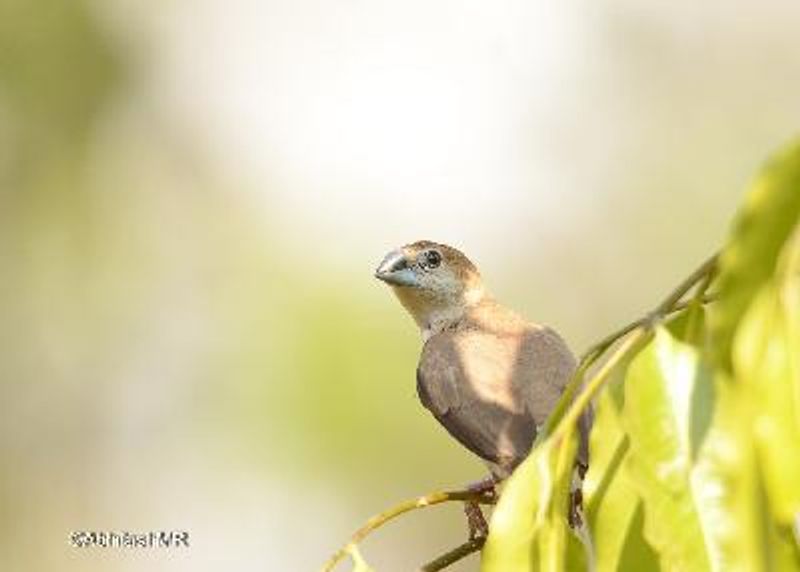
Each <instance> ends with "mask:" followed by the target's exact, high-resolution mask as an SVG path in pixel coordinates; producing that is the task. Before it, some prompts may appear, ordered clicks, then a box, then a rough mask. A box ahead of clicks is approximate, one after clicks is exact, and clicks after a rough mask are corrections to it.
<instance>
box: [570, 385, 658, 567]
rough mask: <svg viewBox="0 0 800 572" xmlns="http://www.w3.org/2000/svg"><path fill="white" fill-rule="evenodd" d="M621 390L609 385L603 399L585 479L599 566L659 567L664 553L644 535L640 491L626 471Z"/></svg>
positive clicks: (587, 512)
mask: <svg viewBox="0 0 800 572" xmlns="http://www.w3.org/2000/svg"><path fill="white" fill-rule="evenodd" d="M615 389H616V387H615V386H611V387H609V388H607V389H605V390H603V392H602V393H601V394H600V397H599V398H598V400H597V403H598V404H597V408H596V409H595V419H594V426H593V429H592V434H591V439H590V447H589V452H590V455H589V458H590V459H591V463H590V465H589V472H588V473H587V475H586V481H585V483H584V494H585V497H586V503H585V504H586V517H587V521H588V523H589V529H590V531H591V537H592V544H593V548H594V559H595V562H594V563H595V569H596V570H597V571H598V572H605V571H612V570H620V571H624V570H657V569H658V558H657V556H656V555H655V553H654V552H653V550H652V549H651V548H650V546H649V545H648V544H647V542H646V541H645V539H644V535H643V528H644V522H643V512H642V505H641V501H640V499H639V495H638V494H637V493H636V490H635V489H634V488H633V487H632V486H631V483H630V482H629V481H628V478H627V474H626V472H625V471H624V470H623V466H624V463H625V460H626V459H627V456H628V450H629V448H630V441H629V439H628V436H627V435H626V434H625V433H624V431H623V429H622V425H621V422H620V420H619V408H620V404H618V402H617V401H615V392H614V390H615Z"/></svg>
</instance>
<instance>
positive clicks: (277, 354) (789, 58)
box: [0, 0, 800, 571]
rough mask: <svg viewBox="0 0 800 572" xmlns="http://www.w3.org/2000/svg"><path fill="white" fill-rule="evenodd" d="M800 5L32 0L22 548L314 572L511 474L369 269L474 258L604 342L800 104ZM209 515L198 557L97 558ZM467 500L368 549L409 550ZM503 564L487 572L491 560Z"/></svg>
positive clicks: (517, 303) (12, 518) (26, 116)
mask: <svg viewBox="0 0 800 572" xmlns="http://www.w3.org/2000/svg"><path fill="white" fill-rule="evenodd" d="M798 22H800V5H797V4H796V3H790V2H779V1H777V0H776V1H771V2H759V3H753V2H730V1H729V2H705V3H695V4H694V5H691V6H690V5H688V4H686V3H657V4H654V3H650V4H648V5H645V4H642V3H640V2H635V1H633V0H610V1H604V2H598V1H588V0H577V1H575V2H565V3H564V2H558V3H557V2H548V3H545V2H524V1H505V2H473V1H467V2H464V1H458V2H456V1H442V2H426V1H421V0H410V1H406V2H387V1H373V2H365V1H361V0H347V1H343V2H335V3H334V2H323V1H321V0H295V1H292V2H289V1H275V0H272V1H256V0H228V1H226V2H221V1H212V0H194V1H189V0H167V1H165V2H135V1H132V0H102V1H100V0H98V1H96V2H87V1H82V0H70V1H65V0H61V1H59V0H34V1H32V0H3V1H2V3H0V569H2V570H4V571H5V570H9V571H12V570H25V571H36V570H64V571H69V570H81V571H92V570H104V571H105V570H115V571H116V570H119V571H139V570H148V571H149V570H152V571H173V570H192V571H204V570H208V571H211V570H215V571H216V570H219V569H220V568H222V567H223V566H228V567H229V569H235V570H269V571H273V570H286V571H295V570H297V571H300V570H314V569H316V568H317V567H318V566H319V564H320V563H321V562H322V561H323V560H324V559H325V558H326V557H327V556H328V555H329V553H330V552H331V551H333V550H334V549H335V548H336V547H337V545H339V544H340V543H341V542H342V541H344V539H345V538H346V537H347V535H348V534H349V533H350V532H351V531H352V530H353V529H354V528H355V527H356V526H358V525H359V524H360V523H361V522H362V521H363V520H364V519H365V518H366V517H367V516H368V515H369V514H371V513H373V512H376V511H377V510H379V509H381V508H383V507H385V506H388V505H390V504H392V503H393V502H395V501H397V500H400V499H403V498H406V497H409V496H414V495H416V494H420V493H423V492H427V491H429V490H432V489H436V488H441V487H450V486H457V485H461V484H464V483H465V482H468V481H472V480H475V479H476V478H479V477H480V476H482V473H483V468H482V466H481V464H480V463H479V462H477V461H476V460H475V459H473V458H471V457H470V456H469V455H468V454H467V453H465V452H464V451H462V450H461V449H460V448H459V447H458V446H457V445H455V444H454V443H453V442H451V441H450V439H449V437H448V436H447V435H446V434H445V432H444V431H443V430H441V429H440V428H439V427H438V425H437V424H436V423H435V421H433V419H432V418H431V417H430V416H429V415H428V414H427V413H426V412H425V411H424V410H423V409H422V408H421V406H420V405H419V404H418V402H417V399H416V396H415V387H414V385H415V383H414V367H415V363H416V357H417V352H418V349H419V345H420V341H419V337H418V334H417V332H416V331H415V329H414V327H413V323H412V322H411V320H410V319H409V318H408V317H406V316H405V315H404V314H403V312H402V310H401V308H400V306H399V304H397V303H396V301H395V300H393V299H392V297H391V295H390V293H389V292H387V289H386V288H385V287H384V286H383V285H381V284H380V283H378V282H377V281H375V280H374V279H373V278H372V271H373V269H374V267H375V266H376V265H377V263H378V262H379V261H380V259H381V257H382V256H383V254H384V253H385V252H386V251H388V250H389V249H391V248H393V247H395V246H398V245H400V244H403V243H406V242H409V241H412V240H415V239H419V238H423V237H424V238H431V239H435V240H440V241H446V242H449V243H452V244H454V245H457V246H459V247H461V248H462V249H463V250H465V251H466V252H467V253H469V254H470V256H471V257H472V258H473V259H474V260H475V261H476V262H477V263H478V264H479V265H480V267H481V268H482V270H483V273H484V275H485V277H486V279H487V281H488V283H489V285H490V287H491V289H492V290H493V291H494V293H495V294H496V295H497V296H498V297H499V298H500V299H501V300H503V301H505V302H506V303H508V304H509V305H511V306H513V307H515V308H517V309H519V310H520V311H522V312H523V313H525V314H526V315H527V316H529V317H530V318H532V319H536V320H539V321H543V322H546V323H549V324H551V325H553V326H555V327H556V328H557V329H559V330H560V331H561V332H562V333H563V334H564V336H565V337H566V338H567V339H568V340H569V342H570V343H571V344H572V345H574V347H575V348H576V350H578V351H579V350H580V349H581V348H583V347H585V346H586V345H587V344H588V343H589V342H591V341H592V340H593V339H595V338H597V337H599V336H601V335H602V334H604V333H606V332H607V331H608V330H610V329H611V328H613V327H615V326H617V325H620V324H622V323H624V322H626V321H627V320H629V319H631V318H634V317H636V316H638V315H640V314H641V313H643V312H644V311H645V310H646V309H648V308H649V307H650V306H651V305H652V304H653V303H654V302H655V301H656V300H657V299H658V298H659V297H660V296H661V295H662V294H663V293H665V292H666V291H668V290H669V289H670V287H671V286H672V285H673V284H674V283H676V282H677V281H678V280H679V279H680V278H681V277H682V276H683V275H685V274H686V273H687V272H688V271H689V270H690V269H691V268H692V267H694V265H696V264H697V263H698V262H699V261H700V260H701V259H703V258H704V257H705V256H706V255H707V254H709V253H710V252H712V251H713V250H714V249H715V248H716V246H717V245H719V244H720V242H721V240H722V238H723V236H724V235H725V231H726V228H727V225H728V223H729V220H730V217H731V215H732V214H733V212H734V211H735V208H736V205H737V203H738V201H739V200H740V198H741V196H742V193H743V190H744V186H745V184H746V183H747V181H748V179H749V178H750V176H751V175H752V173H753V171H754V170H755V169H756V168H757V167H758V165H759V164H760V162H761V161H762V160H763V159H764V158H765V157H766V156H767V155H768V154H769V153H770V152H771V151H772V150H774V149H775V148H776V147H778V146H779V145H780V144H781V143H783V142H784V141H786V140H787V139H788V138H789V137H790V136H792V135H795V134H796V132H797V126H798V124H800V45H798V42H800V39H798V35H797V29H798ZM173 528H175V529H185V530H188V531H189V532H190V534H191V542H192V546H191V548H190V549H189V550H173V551H163V550H136V551H133V550H128V551H120V550H102V549H85V550H77V549H75V548H72V547H70V546H69V544H68V535H69V533H70V531H74V530H109V529H111V530H131V531H148V530H161V529H167V530H169V529H173ZM464 533H465V527H464V524H463V521H462V517H461V514H460V509H459V507H457V506H445V507H437V508H433V509H430V510H428V511H424V512H420V513H418V514H414V515H411V516H409V517H407V518H404V519H402V520H401V521H398V522H397V523H396V524H393V525H391V526H390V527H389V528H387V529H385V530H384V531H383V532H381V533H379V534H377V535H376V536H375V537H374V538H372V539H370V540H369V541H368V542H367V543H366V544H365V545H364V548H363V550H364V553H365V556H366V557H367V559H368V560H369V561H370V562H371V563H372V564H373V565H375V566H376V567H377V568H378V569H379V570H381V571H391V570H407V569H411V568H412V567H414V566H416V565H418V564H420V563H421V562H423V561H425V560H426V559H429V558H430V557H433V556H435V555H436V554H438V553H439V552H441V551H443V550H445V549H447V548H450V547H452V546H454V545H456V544H457V543H459V542H461V541H462V540H463V537H464ZM476 563H477V561H476V560H475V559H474V557H473V559H471V560H468V561H466V562H464V563H462V564H461V565H460V566H459V567H458V568H457V569H458V570H474V569H475V568H476Z"/></svg>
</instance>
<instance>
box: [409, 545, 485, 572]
mask: <svg viewBox="0 0 800 572" xmlns="http://www.w3.org/2000/svg"><path fill="white" fill-rule="evenodd" d="M485 543H486V538H475V539H472V540H468V541H467V542H465V543H464V544H462V545H461V546H457V547H456V548H454V549H453V550H451V551H450V552H445V553H444V554H442V555H441V556H439V557H437V558H435V559H433V560H431V561H430V562H428V563H427V564H423V565H422V566H421V567H420V569H419V572H438V571H439V570H444V569H445V568H447V567H448V566H450V565H451V564H455V563H456V562H458V561H459V560H461V559H462V558H466V557H467V556H469V555H470V554H472V553H473V552H478V551H479V550H480V549H481V548H483V545H484V544H485Z"/></svg>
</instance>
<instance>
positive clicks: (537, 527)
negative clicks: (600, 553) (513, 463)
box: [481, 431, 585, 572]
mask: <svg viewBox="0 0 800 572" xmlns="http://www.w3.org/2000/svg"><path fill="white" fill-rule="evenodd" d="M576 450H577V438H576V435H575V433H574V431H572V432H570V434H569V435H568V437H567V438H566V439H565V440H564V441H563V442H561V443H556V442H554V440H553V439H552V438H548V439H547V440H545V441H544V442H543V443H541V445H539V446H537V447H535V448H534V449H533V451H532V452H531V454H530V455H529V456H528V458H527V459H526V460H525V461H524V462H523V463H522V464H521V465H520V466H519V467H518V468H517V470H516V471H514V474H513V475H512V476H511V477H510V478H509V480H508V483H507V484H506V486H505V489H504V490H503V494H502V496H501V497H500V501H499V502H498V504H497V507H496V509H495V511H494V513H493V514H492V519H491V525H490V528H489V537H488V538H487V540H486V545H485V546H484V548H483V553H482V556H481V570H482V571H483V572H508V571H511V570H513V571H515V572H517V571H519V572H525V571H531V572H533V571H537V572H538V571H553V572H556V571H561V570H569V569H581V568H583V567H584V566H585V563H584V560H583V554H582V552H583V551H582V549H581V545H580V544H579V543H578V542H577V541H576V540H575V538H574V536H573V534H572V532H571V531H570V529H569V525H568V523H567V509H568V494H569V486H570V482H571V477H572V468H573V463H574V458H575V452H576Z"/></svg>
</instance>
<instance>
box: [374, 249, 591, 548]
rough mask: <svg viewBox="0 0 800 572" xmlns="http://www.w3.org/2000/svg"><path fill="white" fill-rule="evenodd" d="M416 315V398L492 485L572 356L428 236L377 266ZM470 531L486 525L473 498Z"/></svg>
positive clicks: (583, 428)
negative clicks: (474, 458) (478, 461)
mask: <svg viewBox="0 0 800 572" xmlns="http://www.w3.org/2000/svg"><path fill="white" fill-rule="evenodd" d="M375 278H377V279H379V280H381V281H383V282H385V283H386V284H388V285H389V286H390V287H391V288H392V290H393V291H394V294H395V295H396V297H397V298H398V300H399V301H400V303H401V304H402V306H403V307H404V308H405V309H406V311H407V312H408V313H409V314H410V315H411V317H412V318H413V319H414V321H415V322H416V325H417V326H418V328H419V331H420V334H421V337H422V342H423V345H422V351H421V354H420V358H419V362H418V365H417V370H416V384H417V387H416V389H417V394H418V396H419V399H420V401H421V402H422V405H423V406H424V407H425V408H426V409H427V410H428V411H430V413H432V414H433V417H434V418H435V419H436V420H437V421H438V422H439V423H440V424H441V425H442V426H443V427H444V428H445V429H446V430H447V432H448V433H449V434H450V435H451V436H452V437H453V438H455V440H456V441H458V442H459V443H460V444H461V445H463V446H464V447H465V448H466V449H468V450H469V451H471V452H472V453H474V454H475V455H477V456H478V457H480V458H481V459H482V460H483V461H484V462H485V464H486V465H487V467H488V469H489V473H490V474H489V477H488V478H487V479H484V480H482V481H479V482H477V483H474V484H473V485H471V489H472V490H477V491H484V490H491V492H492V493H494V486H495V485H496V484H498V483H500V482H502V481H503V480H504V479H506V478H507V477H508V476H510V475H511V473H512V472H513V471H514V469H515V468H516V467H517V466H518V465H519V464H520V463H521V462H522V461H523V460H524V459H525V458H526V456H527V455H528V453H529V452H530V450H531V447H532V445H533V442H534V439H535V438H536V435H537V433H538V432H539V431H540V430H541V427H542V425H543V424H544V422H545V421H546V419H547V417H548V415H549V414H550V412H551V411H552V410H553V408H554V407H555V405H556V403H557V402H558V400H559V398H560V396H561V394H562V392H563V391H564V389H565V387H566V385H567V383H568V382H569V381H570V379H571V378H572V376H573V373H574V372H575V369H576V365H577V362H576V359H575V357H574V355H573V353H572V352H571V350H570V348H569V346H568V345H567V343H566V342H565V341H564V339H563V338H562V337H561V336H560V335H559V334H558V333H557V332H556V331H555V330H554V329H552V328H550V327H548V326H545V325H540V324H537V323H533V322H530V321H527V320H526V319H524V318H522V317H521V316H520V315H519V314H517V313H516V312H514V311H513V310H511V309H510V308H507V307H506V306H503V305H502V304H500V303H499V302H498V301H497V300H496V299H495V298H494V297H493V296H492V295H491V294H490V293H489V291H488V290H487V289H486V287H485V286H484V282H483V279H482V277H481V274H480V272H479V270H478V268H477V267H476V265H475V264H473V263H472V262H471V261H470V260H469V258H467V257H466V256H465V255H464V254H463V253H462V252H461V251H460V250H458V249H456V248H454V247H452V246H448V245H446V244H441V243H437V242H434V241H431V240H419V241H416V242H413V243H410V244H406V245H405V246H402V247H400V248H397V249H394V250H392V251H391V252H389V253H388V254H386V256H385V257H384V258H383V260H382V261H381V263H380V264H379V265H378V267H377V269H376V270H375ZM590 423H591V418H590V412H589V411H587V412H586V413H584V415H583V416H582V417H581V419H580V421H579V424H578V425H579V436H580V441H579V447H578V452H577V458H576V473H577V475H578V477H579V479H581V480H582V478H583V476H584V475H585V473H586V471H587V469H588V462H589V459H588V456H589V450H588V449H589V447H588V433H589V428H590ZM571 499H572V500H571V502H572V506H571V507H570V510H569V517H570V524H571V525H574V524H575V522H573V519H574V520H575V521H576V522H577V524H580V520H581V516H580V514H579V511H580V506H579V505H580V502H581V498H580V487H579V486H578V487H577V489H576V488H575V487H573V493H572V495H571ZM465 512H466V513H467V520H468V525H469V530H470V538H475V537H478V536H484V535H486V534H487V533H488V527H487V525H486V522H485V519H484V517H483V514H482V513H481V511H480V508H479V506H478V504H477V503H467V505H466V507H465Z"/></svg>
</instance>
